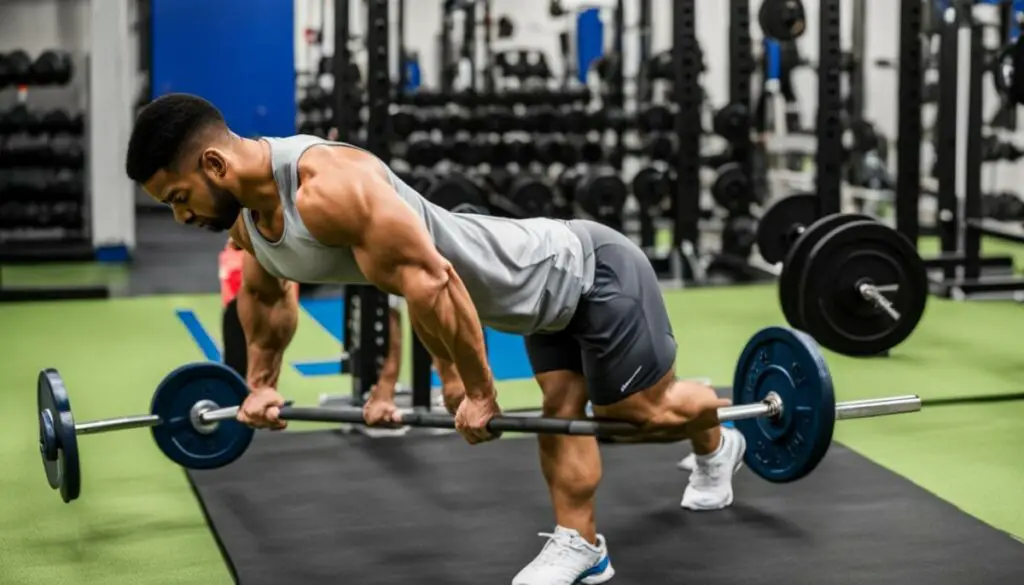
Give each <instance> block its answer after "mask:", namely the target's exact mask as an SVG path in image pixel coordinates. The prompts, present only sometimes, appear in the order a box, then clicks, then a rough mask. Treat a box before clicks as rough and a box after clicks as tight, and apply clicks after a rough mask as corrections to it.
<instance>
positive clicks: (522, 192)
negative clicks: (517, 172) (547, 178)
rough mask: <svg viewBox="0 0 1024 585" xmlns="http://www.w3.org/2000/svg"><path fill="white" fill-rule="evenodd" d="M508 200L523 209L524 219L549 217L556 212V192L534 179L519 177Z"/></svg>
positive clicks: (513, 183)
mask: <svg viewBox="0 0 1024 585" xmlns="http://www.w3.org/2000/svg"><path fill="white" fill-rule="evenodd" d="M508 198H509V200H510V201H511V202H512V203H514V204H515V205H517V206H518V207H519V208H521V209H522V211H523V217H549V216H551V214H552V213H553V212H554V201H555V190H554V189H553V188H552V187H551V186H550V185H548V184H547V183H545V182H544V181H542V180H540V179H536V178H534V177H530V176H525V177H519V178H517V179H515V180H514V181H512V185H511V186H510V187H509V190H508Z"/></svg>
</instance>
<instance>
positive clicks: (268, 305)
mask: <svg viewBox="0 0 1024 585" xmlns="http://www.w3.org/2000/svg"><path fill="white" fill-rule="evenodd" d="M298 313H299V311H298V304H297V302H296V299H295V297H294V295H293V294H291V291H288V293H287V294H284V295H281V296H279V297H273V298H267V297H264V296H261V295H260V294H259V293H258V292H256V291H253V290H249V289H246V287H244V286H243V287H242V290H240V291H239V293H238V317H239V320H240V321H241V322H242V330H243V331H245V339H246V348H247V349H246V355H247V357H248V361H249V368H248V375H247V381H248V383H249V387H250V388H276V387H277V380H278V377H279V376H280V375H281V362H282V359H283V358H284V351H285V349H287V347H288V344H289V343H291V340H292V337H293V336H294V335H295V328H296V326H297V324H298V317H299V314H298Z"/></svg>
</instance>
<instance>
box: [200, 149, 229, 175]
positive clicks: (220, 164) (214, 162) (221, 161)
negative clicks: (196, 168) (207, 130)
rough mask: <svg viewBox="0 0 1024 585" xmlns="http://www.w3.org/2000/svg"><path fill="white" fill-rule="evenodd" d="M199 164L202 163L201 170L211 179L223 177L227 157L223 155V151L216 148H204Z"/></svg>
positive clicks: (226, 171)
mask: <svg viewBox="0 0 1024 585" xmlns="http://www.w3.org/2000/svg"><path fill="white" fill-rule="evenodd" d="M200 164H202V167H203V171H204V172H205V173H206V174H207V175H208V176H209V177H210V178H211V179H218V180H219V179H223V178H224V176H225V175H227V173H228V163H227V158H226V157H225V156H224V153H222V152H221V151H220V150H217V149H216V148H207V149H206V150H204V151H203V155H202V157H201V158H200Z"/></svg>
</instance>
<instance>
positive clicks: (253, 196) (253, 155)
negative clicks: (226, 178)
mask: <svg viewBox="0 0 1024 585" xmlns="http://www.w3.org/2000/svg"><path fill="white" fill-rule="evenodd" d="M238 148H239V149H240V151H241V155H242V156H241V158H242V160H245V161H251V162H249V163H248V164H247V165H246V166H245V167H244V168H243V169H241V171H240V172H239V173H238V177H239V181H240V182H241V190H240V193H239V196H238V200H239V203H241V204H242V207H245V208H247V209H251V210H253V211H260V212H272V211H274V210H275V209H277V206H278V205H280V200H279V198H278V194H277V181H275V180H274V169H273V167H272V166H271V163H270V145H268V144H267V143H266V142H264V141H262V140H249V139H242V141H241V144H239V146H238Z"/></svg>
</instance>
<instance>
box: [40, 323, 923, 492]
mask: <svg viewBox="0 0 1024 585" xmlns="http://www.w3.org/2000/svg"><path fill="white" fill-rule="evenodd" d="M733 384H734V385H733V393H734V396H733V398H734V401H735V404H734V405H733V406H726V407H723V408H719V409H718V411H717V415H718V420H719V422H723V423H724V422H729V421H733V422H734V423H735V426H736V428H737V429H739V430H740V432H742V433H743V434H744V436H745V437H746V439H747V452H746V455H745V459H744V461H745V462H746V464H747V466H748V467H749V468H750V469H751V470H752V471H753V472H754V473H756V474H757V475H759V476H761V477H763V478H764V479H766V480H768V481H771V482H776V483H784V482H791V481H796V480H798V479H800V478H802V477H804V476H806V475H808V474H809V473H811V472H812V471H814V469H815V468H816V467H817V465H818V464H819V463H820V462H821V460H822V459H823V458H824V457H825V454H826V453H827V452H828V449H829V447H830V446H831V444H832V432H833V429H834V427H835V421H836V420H842V419H848V418H863V417H873V416H883V415H890V414H900V413H907V412H916V411H918V410H920V409H921V399H920V398H919V397H918V396H916V395H907V396H894V397H889V398H881V399H873V400H858V401H853V402H841V403H838V404H837V403H836V401H835V394H834V391H833V386H832V376H831V374H830V373H829V370H828V367H827V365H826V364H825V359H824V357H823V356H822V355H821V352H820V351H819V349H818V347H817V345H816V344H815V342H814V340H813V339H811V338H810V337H809V336H808V335H806V334H804V333H801V332H799V331H795V330H792V329H787V328H783V327H768V328H766V329H763V330H761V331H759V332H758V333H756V334H755V335H754V336H753V337H752V338H751V339H750V341H748V342H747V344H746V346H745V347H744V348H743V351H742V352H741V354H740V358H739V361H738V362H737V366H736V371H735V374H734V379H733ZM37 394H38V406H39V409H38V416H39V452H40V454H41V456H42V460H43V468H44V469H45V471H46V478H47V481H48V482H49V484H50V487H52V488H54V489H57V490H59V491H60V494H61V498H62V499H63V500H64V502H65V503H68V502H71V501H73V500H75V499H77V498H78V497H79V495H80V493H81V461H80V458H79V450H78V436H79V435H89V434H95V433H105V432H113V431H122V430H128V429H136V428H149V429H150V431H151V433H152V435H153V439H154V440H155V442H156V444H157V446H158V447H159V448H160V450H161V451H162V452H163V453H164V455H166V456H167V457H168V458H170V459H171V460H172V461H174V462H175V463H177V464H179V465H181V466H183V467H186V468H189V469H214V468H218V467H223V466H225V465H228V464H230V463H231V462H233V461H235V460H236V459H238V458H239V457H241V456H242V455H243V454H244V453H245V451H246V450H247V449H248V447H249V444H250V443H251V442H252V439H253V436H254V433H255V431H254V430H253V429H252V428H250V427H247V426H245V425H243V424H241V423H239V422H238V421H237V420H236V416H237V414H238V408H239V405H241V404H242V402H243V401H244V400H245V398H246V396H248V394H249V388H248V386H247V385H246V383H245V380H243V379H242V378H241V377H240V376H239V375H238V374H237V373H236V372H235V371H234V370H232V369H230V368H229V367H227V366H225V365H222V364H219V363H214V362H205V363H194V364H187V365H184V366H181V367H179V368H177V369H176V370H174V371H172V372H171V373H170V374H168V375H167V376H166V377H165V378H164V379H163V381H162V382H160V384H159V385H158V386H157V388H156V392H155V393H154V396H153V400H152V403H151V407H150V413H149V414H145V415H137V416H125V417H120V418H111V419H105V420H96V421H90V422H83V423H76V422H75V417H74V415H73V413H72V410H71V401H70V399H69V397H68V391H67V386H66V385H65V383H64V380H63V379H62V378H61V376H60V373H59V372H58V371H57V370H55V369H45V370H43V371H41V372H40V373H39V378H38V385H37ZM280 418H281V419H282V420H288V421H306V422H330V423H351V424H363V414H362V411H361V410H359V409H352V408H347V409H338V408H325V407H297V406H290V405H285V406H283V407H282V408H281V411H280ZM401 424H402V425H406V426H412V427H426V428H439V429H454V428H455V422H454V419H453V417H452V416H450V415H447V414H435V413H421V412H403V413H402V414H401ZM488 429H489V430H490V431H492V432H524V433H536V434H560V435H578V436H579V435H582V436H596V437H624V436H625V437H628V436H637V435H639V434H642V433H643V430H642V429H641V428H640V427H638V426H636V425H633V424H631V423H627V422H622V421H610V420H595V419H589V418H586V419H560V418H543V417H526V416H508V415H506V416H498V417H495V418H493V419H491V421H490V422H489V423H488Z"/></svg>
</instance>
